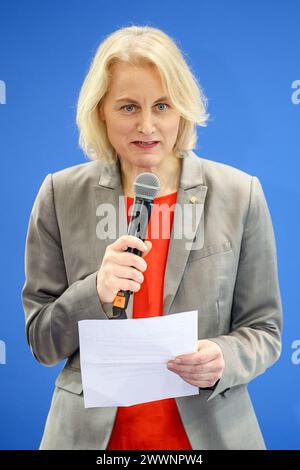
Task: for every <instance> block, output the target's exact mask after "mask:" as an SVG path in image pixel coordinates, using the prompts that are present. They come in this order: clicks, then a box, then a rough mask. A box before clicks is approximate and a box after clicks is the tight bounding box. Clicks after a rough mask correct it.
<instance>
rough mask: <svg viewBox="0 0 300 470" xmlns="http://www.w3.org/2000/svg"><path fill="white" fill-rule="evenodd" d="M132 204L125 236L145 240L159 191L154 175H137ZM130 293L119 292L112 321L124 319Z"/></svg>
mask: <svg viewBox="0 0 300 470" xmlns="http://www.w3.org/2000/svg"><path fill="white" fill-rule="evenodd" d="M133 187H134V194H135V198H134V202H133V205H132V209H131V213H130V221H129V225H128V230H127V234H128V235H134V236H135V237H137V238H140V239H141V240H142V241H144V240H145V237H146V233H147V228H148V223H149V220H150V216H151V210H152V206H153V200H154V198H155V197H156V196H157V194H158V192H159V189H160V182H159V179H158V177H157V176H156V175H154V174H153V173H141V174H139V175H138V176H137V177H136V179H135V181H134V183H133ZM126 251H128V252H130V253H134V254H136V255H138V256H141V254H142V252H141V251H140V250H138V249H137V248H131V247H128V248H127V250H126ZM131 294H132V291H130V290H126V291H123V290H120V291H119V292H118V293H117V295H116V297H115V300H114V302H113V317H112V318H113V319H126V318H127V315H126V308H127V305H128V301H129V298H130V295H131Z"/></svg>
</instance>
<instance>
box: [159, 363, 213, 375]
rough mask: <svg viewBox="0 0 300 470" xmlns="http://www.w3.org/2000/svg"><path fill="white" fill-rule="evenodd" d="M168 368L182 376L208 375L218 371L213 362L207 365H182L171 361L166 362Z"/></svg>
mask: <svg viewBox="0 0 300 470" xmlns="http://www.w3.org/2000/svg"><path fill="white" fill-rule="evenodd" d="M168 368H169V369H170V370H172V371H174V372H177V373H180V374H181V373H182V374H188V373H192V374H202V373H205V374H208V373H212V374H213V373H216V372H218V371H219V367H218V365H217V364H216V363H215V361H211V362H208V363H207V364H193V365H184V364H180V365H179V364H176V363H174V362H172V361H170V362H168Z"/></svg>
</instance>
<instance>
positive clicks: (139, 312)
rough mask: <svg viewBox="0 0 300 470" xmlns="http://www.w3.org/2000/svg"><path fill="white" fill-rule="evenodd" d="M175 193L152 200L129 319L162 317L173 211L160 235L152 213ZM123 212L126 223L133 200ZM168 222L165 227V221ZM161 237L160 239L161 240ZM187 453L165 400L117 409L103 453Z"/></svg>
mask: <svg viewBox="0 0 300 470" xmlns="http://www.w3.org/2000/svg"><path fill="white" fill-rule="evenodd" d="M176 197H177V193H172V194H167V195H166V196H161V197H157V198H155V199H154V204H153V208H152V212H151V218H150V221H149V225H148V231H147V236H146V240H151V242H152V249H151V251H150V253H149V254H148V255H147V256H146V258H145V261H146V262H147V269H146V271H145V272H144V273H143V274H144V282H143V283H142V285H141V288H140V290H139V291H138V292H136V293H134V298H133V318H145V317H154V316H158V315H162V314H163V288H164V274H165V267H166V261H167V256H168V249H169V241H170V233H171V231H172V225H173V216H174V208H173V210H172V208H171V209H170V210H168V212H167V214H168V216H167V218H166V219H165V218H164V219H163V220H164V225H165V227H164V229H165V230H164V232H162V228H163V227H162V214H161V213H160V215H159V219H158V218H157V216H156V215H155V214H157V213H158V212H156V210H157V208H158V207H159V205H160V204H161V203H164V204H168V206H169V207H170V206H172V205H173V204H175V203H176ZM125 200H126V210H127V221H128V222H129V216H130V208H131V205H132V203H133V198H131V197H127V198H125ZM158 220H159V223H158V236H157V235H156V234H155V232H152V230H151V221H152V222H153V223H155V226H156V227H157V221H158ZM166 220H167V221H168V223H167V224H165V221H166ZM162 235H163V236H164V238H163V237H162ZM147 449H148V450H160V449H162V450H173V449H174V450H191V449H192V447H191V445H190V443H189V440H188V437H187V435H186V433H185V430H184V427H183V424H182V422H181V418H180V415H179V412H178V408H177V404H176V400H175V399H174V398H168V399H164V400H157V401H152V402H147V403H141V404H138V405H133V406H127V407H119V408H118V411H117V416H116V420H115V424H114V428H113V431H112V434H111V437H110V442H109V444H108V447H107V450H147Z"/></svg>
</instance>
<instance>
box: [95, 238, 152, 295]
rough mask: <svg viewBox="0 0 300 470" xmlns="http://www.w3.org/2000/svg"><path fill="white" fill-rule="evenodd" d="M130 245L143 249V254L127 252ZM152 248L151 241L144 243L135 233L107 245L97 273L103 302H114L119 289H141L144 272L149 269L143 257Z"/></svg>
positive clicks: (134, 290) (98, 288)
mask: <svg viewBox="0 0 300 470" xmlns="http://www.w3.org/2000/svg"><path fill="white" fill-rule="evenodd" d="M128 247H132V248H137V249H138V250H140V251H142V252H143V253H142V256H138V255H136V254H134V253H129V252H126V250H127V248H128ZM151 248H152V243H151V242H150V241H148V240H147V241H145V243H144V242H143V241H142V240H140V239H139V238H137V237H135V236H133V235H123V236H121V237H120V238H118V239H117V240H116V241H115V242H114V243H111V244H110V245H108V246H107V248H106V250H105V253H104V256H103V260H102V263H101V266H100V269H99V271H98V273H97V292H98V295H99V299H100V301H101V302H102V303H111V302H113V301H114V299H115V297H116V295H117V293H118V292H119V290H130V291H132V292H137V291H138V290H139V289H140V287H141V284H142V282H143V281H144V276H143V272H145V270H146V269H147V263H146V261H145V260H144V258H143V257H144V256H145V255H147V254H148V253H149V251H150V250H151Z"/></svg>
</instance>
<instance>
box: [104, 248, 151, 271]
mask: <svg viewBox="0 0 300 470" xmlns="http://www.w3.org/2000/svg"><path fill="white" fill-rule="evenodd" d="M110 257H111V260H112V261H113V262H114V263H116V264H118V265H121V266H132V267H134V268H136V269H138V270H139V271H142V272H144V271H146V269H147V261H145V260H144V259H143V258H141V257H140V256H138V255H136V254H134V253H128V252H124V253H120V252H119V253H117V254H112V255H110ZM108 259H109V258H108Z"/></svg>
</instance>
